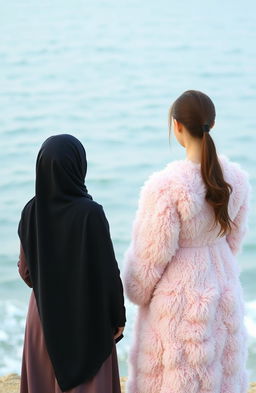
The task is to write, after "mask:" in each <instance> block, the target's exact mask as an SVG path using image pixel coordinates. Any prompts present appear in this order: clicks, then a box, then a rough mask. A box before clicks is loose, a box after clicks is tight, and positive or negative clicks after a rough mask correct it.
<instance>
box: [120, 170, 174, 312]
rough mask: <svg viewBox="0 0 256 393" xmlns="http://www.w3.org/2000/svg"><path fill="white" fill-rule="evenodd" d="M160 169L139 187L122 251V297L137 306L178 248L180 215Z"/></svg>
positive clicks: (147, 298) (145, 300) (144, 301)
mask: <svg viewBox="0 0 256 393" xmlns="http://www.w3.org/2000/svg"><path fill="white" fill-rule="evenodd" d="M167 180H168V179H166V177H165V176H164V175H163V174H162V173H161V172H156V173H154V174H153V175H151V176H150V178H149V179H148V180H147V181H146V182H145V184H144V186H143V187H142V189H141V193H140V198H139V203H138V209H137V212H136V216H135V220H134V222H133V228H132V239H131V244H130V246H129V248H128V250H127V252H126V254H125V260H124V272H123V282H124V290H125V293H126V296H127V297H128V298H129V299H130V301H132V302H133V303H135V304H137V305H146V304H148V303H149V302H150V299H151V296H152V294H153V291H154V288H155V286H156V284H157V283H158V281H159V280H160V278H161V276H162V274H163V272H164V270H165V268H166V266H167V264H168V262H170V260H171V258H172V256H173V255H174V254H175V251H176V249H177V248H178V239H179V230H180V218H179V214H178V211H177V206H176V203H175V201H174V199H172V192H171V183H170V181H167Z"/></svg>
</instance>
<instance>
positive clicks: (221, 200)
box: [201, 132, 232, 236]
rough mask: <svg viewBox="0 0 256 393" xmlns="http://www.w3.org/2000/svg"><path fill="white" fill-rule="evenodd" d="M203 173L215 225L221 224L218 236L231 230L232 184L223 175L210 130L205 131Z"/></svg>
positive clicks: (202, 157)
mask: <svg viewBox="0 0 256 393" xmlns="http://www.w3.org/2000/svg"><path fill="white" fill-rule="evenodd" d="M201 173H202V178H203V180H204V183H205V185H206V196H205V198H206V200H207V202H208V203H209V204H210V205H211V206H212V207H213V210H214V213H215V226H216V225H217V223H219V224H220V226H221V229H220V231H219V233H218V236H219V235H220V236H224V235H225V234H226V233H227V232H230V231H231V222H232V220H231V219H230V217H229V214H228V202H229V197H230V194H231V192H232V186H231V185H230V184H228V183H227V182H226V181H225V180H224V177H223V172H222V169H221V166H220V163H219V160H218V157H217V153H216V148H215V144H214V141H213V139H212V137H211V135H210V134H209V132H204V133H203V140H202V156H201Z"/></svg>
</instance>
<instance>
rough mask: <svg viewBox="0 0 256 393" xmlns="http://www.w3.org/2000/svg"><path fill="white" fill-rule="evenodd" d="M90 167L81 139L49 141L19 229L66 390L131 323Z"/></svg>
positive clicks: (47, 336)
mask: <svg viewBox="0 0 256 393" xmlns="http://www.w3.org/2000/svg"><path fill="white" fill-rule="evenodd" d="M86 171H87V162H86V154H85V150H84V148H83V145H82V144H81V143H80V142H79V140H77V139H76V138H75V137H73V136H71V135H68V134H62V135H56V136H52V137H50V138H48V139H47V140H46V141H45V142H44V143H43V145H42V147H41V149H40V151H39V153H38V157H37V162H36V194H35V197H34V198H32V199H31V200H30V201H29V202H28V203H27V205H26V206H25V207H24V209H23V211H22V214H21V220H20V223H19V229H18V233H19V236H20V239H21V243H22V246H23V249H24V252H25V257H26V261H27V265H28V269H29V272H30V276H31V280H32V284H33V290H34V293H35V298H36V301H37V306H38V311H39V315H40V319H41V323H42V328H43V332H44V337H45V342H46V347H47V350H48V353H49V356H50V359H51V361H52V365H53V368H54V371H55V376H56V379H57V381H58V383H59V385H60V388H61V390H62V391H66V390H69V389H72V388H74V387H76V386H78V385H80V384H81V383H84V382H85V381H86V380H88V379H90V378H91V377H93V376H94V375H95V374H96V373H97V371H98V370H99V368H100V367H101V365H102V363H103V362H104V360H105V359H106V358H107V357H108V356H109V355H110V354H111V351H112V345H113V342H114V338H113V334H114V331H115V329H116V328H117V327H118V326H124V325H125V322H126V318H125V307H124V297H123V286H122V282H121V279H120V271H119V268H118V264H117V262H116V259H115V255H114V250H113V246H112V242H111V238H110V232H109V225H108V221H107V219H106V217H105V214H104V211H103V208H102V206H101V205H99V204H98V203H96V202H94V201H93V200H92V197H91V196H90V195H89V194H88V192H87V189H86V187H85V185H84V179H85V175H86ZM117 340H118V339H117Z"/></svg>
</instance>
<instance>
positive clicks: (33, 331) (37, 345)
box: [20, 290, 121, 393]
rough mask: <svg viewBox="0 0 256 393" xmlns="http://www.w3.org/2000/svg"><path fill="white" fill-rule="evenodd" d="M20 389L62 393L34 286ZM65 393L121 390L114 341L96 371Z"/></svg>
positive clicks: (114, 392) (22, 392) (117, 392)
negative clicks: (49, 351)
mask: <svg viewBox="0 0 256 393" xmlns="http://www.w3.org/2000/svg"><path fill="white" fill-rule="evenodd" d="M20 393H62V391H61V389H60V387H59V384H58V382H57V380H56V378H55V374H54V370H53V367H52V364H51V361H50V358H49V355H48V352H47V349H46V346H45V341H44V336H43V331H42V326H41V321H40V317H39V314H38V309H37V304H36V299H35V296H34V291H33V290H32V293H31V296H30V301H29V308H28V314H27V321H26V328H25V337H24V347H23V356H22V366H21V384H20ZM66 393H121V387H120V379H119V369H118V360H117V352H116V344H115V342H114V343H113V351H112V354H111V355H110V356H109V357H108V358H107V359H106V360H105V362H104V363H103V364H102V366H101V368H100V369H99V371H98V372H97V374H96V375H95V376H94V377H93V378H92V379H91V380H89V381H87V382H85V383H83V384H81V385H79V386H77V387H75V388H73V389H70V390H67V391H66Z"/></svg>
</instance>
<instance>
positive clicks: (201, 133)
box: [170, 90, 232, 236]
mask: <svg viewBox="0 0 256 393" xmlns="http://www.w3.org/2000/svg"><path fill="white" fill-rule="evenodd" d="M172 117H173V118H174V119H176V120H177V121H178V122H180V123H182V124H183V125H184V127H185V128H186V129H187V131H188V132H189V133H190V135H191V136H192V137H195V138H199V139H202V156H201V173H202V178H203V180H204V183H205V185H206V200H207V202H208V203H209V204H210V205H211V206H212V207H213V210H214V213H215V224H218V223H219V224H220V227H221V229H220V232H219V234H221V236H224V235H225V234H226V233H227V232H228V231H230V230H231V222H232V221H231V219H230V217H229V214H228V202H229V197H230V193H231V192H232V187H231V185H230V184H228V183H227V182H226V181H225V180H224V177H223V173H222V169H221V166H220V163H219V160H218V156H217V152H216V148H215V144H214V141H213V139H212V137H211V135H210V133H209V132H210V129H211V128H212V127H213V125H214V122H215V107H214V104H213V102H212V100H211V99H210V97H208V96H207V95H206V94H204V93H202V92H200V91H197V90H187V91H185V92H184V93H183V94H181V96H179V97H178V98H177V99H176V101H175V102H174V103H173V105H172V107H171V109H170V120H171V118H172ZM170 124H171V121H170Z"/></svg>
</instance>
